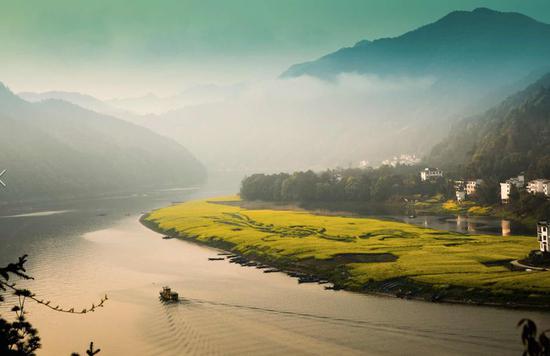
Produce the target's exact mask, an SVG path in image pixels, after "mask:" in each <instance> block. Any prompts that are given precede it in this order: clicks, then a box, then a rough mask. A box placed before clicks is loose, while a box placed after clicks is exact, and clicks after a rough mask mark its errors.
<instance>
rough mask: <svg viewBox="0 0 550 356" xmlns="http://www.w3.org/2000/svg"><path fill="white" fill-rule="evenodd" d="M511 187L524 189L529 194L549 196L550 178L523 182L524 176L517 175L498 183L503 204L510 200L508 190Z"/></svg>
mask: <svg viewBox="0 0 550 356" xmlns="http://www.w3.org/2000/svg"><path fill="white" fill-rule="evenodd" d="M512 188H516V189H517V190H523V189H525V190H526V191H527V192H528V193H530V194H541V195H545V196H546V197H550V180H548V179H534V180H531V181H529V182H527V184H525V177H524V176H523V175H519V176H517V177H515V178H510V179H508V180H506V182H503V183H500V199H501V200H502V203H503V204H507V203H509V202H510V192H511V190H512Z"/></svg>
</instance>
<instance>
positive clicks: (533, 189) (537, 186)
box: [527, 179, 550, 196]
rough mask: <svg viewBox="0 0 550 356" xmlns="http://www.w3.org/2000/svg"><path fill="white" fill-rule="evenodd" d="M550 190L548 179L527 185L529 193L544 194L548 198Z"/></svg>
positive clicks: (536, 180) (530, 182)
mask: <svg viewBox="0 0 550 356" xmlns="http://www.w3.org/2000/svg"><path fill="white" fill-rule="evenodd" d="M549 189H550V180H548V179H535V180H532V181H529V183H527V191H528V192H529V193H530V194H544V195H546V196H548V193H549Z"/></svg>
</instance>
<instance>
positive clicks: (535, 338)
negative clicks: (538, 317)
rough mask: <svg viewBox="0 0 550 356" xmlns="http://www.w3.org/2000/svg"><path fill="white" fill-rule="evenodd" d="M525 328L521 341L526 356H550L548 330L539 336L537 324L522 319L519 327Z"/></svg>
mask: <svg viewBox="0 0 550 356" xmlns="http://www.w3.org/2000/svg"><path fill="white" fill-rule="evenodd" d="M520 326H523V330H522V332H521V341H522V342H523V346H524V348H525V350H524V351H523V355H524V356H549V355H550V339H549V338H548V336H546V333H547V332H548V330H545V331H543V332H541V333H540V334H539V335H537V324H535V322H534V321H532V320H531V319H521V320H520V321H519V322H518V327H520Z"/></svg>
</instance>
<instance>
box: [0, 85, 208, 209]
mask: <svg viewBox="0 0 550 356" xmlns="http://www.w3.org/2000/svg"><path fill="white" fill-rule="evenodd" d="M0 125H1V128H2V129H1V130H0V165H1V167H0V168H1V169H7V170H8V173H7V175H6V176H5V177H4V179H3V180H4V181H6V182H7V184H8V186H7V188H4V189H2V190H0V198H1V199H2V201H6V200H11V201H13V200H25V199H47V198H54V197H55V198H59V197H76V196H91V195H101V194H106V193H113V192H131V191H137V190H139V189H160V188H169V187H179V186H185V185H191V184H198V183H200V182H202V181H203V180H204V178H205V169H204V168H203V166H202V165H201V163H199V162H198V161H197V160H196V159H195V158H194V157H193V156H192V155H191V154H190V153H189V152H188V151H187V150H186V149H185V148H183V147H182V146H180V145H179V144H177V143H176V142H174V141H172V140H171V139H168V138H165V137H162V136H159V135H158V134H155V133H153V132H151V131H149V130H147V129H145V128H142V127H139V126H136V125H134V124H131V123H128V122H125V121H123V120H119V119H116V118H114V117H111V116H107V115H103V114H98V113H96V112H93V111H89V110H86V109H83V108H81V107H79V106H76V105H73V104H70V103H68V102H65V101H61V100H46V101H41V102H38V103H29V102H27V101H25V100H23V99H21V98H19V97H18V96H16V95H14V94H13V93H12V92H11V91H10V90H9V89H7V88H6V87H4V86H3V85H1V86H0Z"/></svg>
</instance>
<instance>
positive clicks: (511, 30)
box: [282, 8, 550, 85]
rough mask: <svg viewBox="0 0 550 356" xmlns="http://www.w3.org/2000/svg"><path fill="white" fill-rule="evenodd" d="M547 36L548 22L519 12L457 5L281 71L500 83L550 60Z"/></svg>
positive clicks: (288, 74)
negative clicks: (400, 30) (429, 19)
mask: <svg viewBox="0 0 550 356" xmlns="http://www.w3.org/2000/svg"><path fill="white" fill-rule="evenodd" d="M549 38H550V25H549V24H545V23H542V22H538V21H536V20H534V19H532V18H530V17H528V16H525V15H522V14H519V13H513V12H499V11H494V10H490V9H487V8H478V9H475V10H473V11H454V12H451V13H449V14H448V15H446V16H444V17H443V18H441V19H440V20H438V21H436V22H433V23H431V24H428V25H425V26H422V27H420V28H418V29H415V30H412V31H409V32H407V33H405V34H403V35H401V36H398V37H394V38H382V39H378V40H374V41H367V40H364V41H360V42H358V43H357V44H356V45H355V46H353V47H350V48H342V49H340V50H338V51H336V52H334V53H330V54H328V55H326V56H324V57H321V58H319V59H317V60H314V61H311V62H306V63H301V64H296V65H293V66H291V67H290V68H289V69H288V70H287V71H285V72H284V73H283V74H282V76H283V77H296V76H301V75H310V76H315V77H320V78H332V77H334V76H336V75H338V74H341V73H350V72H353V73H359V74H373V75H379V76H430V75H433V76H436V77H437V78H438V79H440V80H447V81H452V82H455V83H456V82H465V81H471V82H475V83H477V84H479V83H483V82H484V81H486V80H489V81H490V82H492V83H495V84H498V85H502V84H503V83H506V82H512V81H513V80H517V79H519V78H521V77H522V76H526V75H528V74H529V73H530V72H531V71H533V70H536V69H537V68H539V67H541V66H544V65H548V64H550V61H549V58H550V41H549V40H548V39H549Z"/></svg>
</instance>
